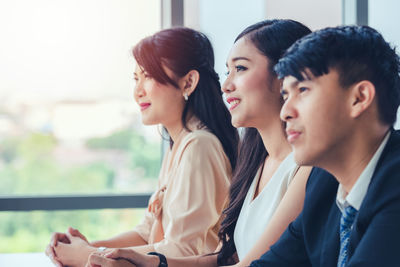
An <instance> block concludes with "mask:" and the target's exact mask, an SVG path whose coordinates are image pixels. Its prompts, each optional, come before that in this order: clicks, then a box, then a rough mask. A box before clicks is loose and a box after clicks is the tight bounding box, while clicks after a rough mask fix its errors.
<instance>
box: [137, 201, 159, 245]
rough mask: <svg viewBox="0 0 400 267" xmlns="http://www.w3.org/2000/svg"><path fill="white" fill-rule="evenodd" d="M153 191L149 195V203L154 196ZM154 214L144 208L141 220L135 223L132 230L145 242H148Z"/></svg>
mask: <svg viewBox="0 0 400 267" xmlns="http://www.w3.org/2000/svg"><path fill="white" fill-rule="evenodd" d="M154 194H155V193H153V194H152V195H151V197H150V200H149V203H151V200H152V199H153V197H154ZM154 220H155V218H154V216H153V215H152V214H151V212H149V211H148V209H146V211H145V214H144V218H143V220H142V221H141V222H140V223H139V224H138V225H136V227H135V229H134V231H135V232H137V233H138V234H139V235H140V236H141V237H142V238H143V239H144V240H145V241H146V242H149V236H150V231H151V228H152V226H153V223H154Z"/></svg>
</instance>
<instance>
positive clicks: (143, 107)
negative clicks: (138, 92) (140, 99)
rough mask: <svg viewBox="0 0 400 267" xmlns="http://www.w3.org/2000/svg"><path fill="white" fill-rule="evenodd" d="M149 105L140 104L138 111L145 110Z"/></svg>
mask: <svg viewBox="0 0 400 267" xmlns="http://www.w3.org/2000/svg"><path fill="white" fill-rule="evenodd" d="M150 105H151V104H150V103H140V104H139V106H140V110H141V111H143V110H145V109H147V108H148V107H150Z"/></svg>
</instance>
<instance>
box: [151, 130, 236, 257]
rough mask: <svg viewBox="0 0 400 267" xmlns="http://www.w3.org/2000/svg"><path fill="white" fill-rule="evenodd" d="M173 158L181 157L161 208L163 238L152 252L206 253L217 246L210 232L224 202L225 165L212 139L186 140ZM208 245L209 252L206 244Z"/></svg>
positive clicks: (227, 174) (227, 173) (227, 179)
mask: <svg viewBox="0 0 400 267" xmlns="http://www.w3.org/2000/svg"><path fill="white" fill-rule="evenodd" d="M205 137H207V136H205ZM176 156H178V157H179V156H180V157H181V158H180V160H179V164H178V166H179V167H178V169H177V172H176V174H177V175H176V177H174V178H173V181H174V182H173V183H172V185H170V187H169V188H167V191H169V192H168V194H170V196H168V201H167V202H165V204H166V205H168V206H164V208H163V212H167V213H168V218H170V220H169V222H168V223H167V225H165V224H163V225H164V233H165V235H164V237H165V238H164V239H163V240H162V241H161V242H159V243H156V244H154V248H155V250H156V251H157V252H160V253H163V254H166V255H168V256H190V255H198V254H203V253H210V252H212V251H214V249H215V246H216V245H217V242H218V237H217V236H216V233H215V232H213V230H215V227H216V226H218V223H219V219H220V215H221V212H222V210H223V208H224V205H225V202H226V200H227V195H228V188H229V182H230V174H231V169H230V164H229V161H228V159H227V157H226V155H225V153H224V151H223V149H222V146H221V144H220V143H219V141H218V140H217V139H216V138H215V137H214V136H213V138H209V137H207V138H195V139H192V140H190V141H189V142H188V143H187V144H186V146H185V148H184V149H183V151H182V153H181V154H180V155H178V154H177V155H176ZM165 196H166V195H165ZM164 200H165V198H164ZM211 233H212V234H211ZM212 235H214V236H212ZM211 239H212V241H211ZM210 242H211V243H212V246H213V247H212V248H210V244H207V243H210ZM206 248H208V249H206Z"/></svg>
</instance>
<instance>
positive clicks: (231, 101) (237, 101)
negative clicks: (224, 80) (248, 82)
mask: <svg viewBox="0 0 400 267" xmlns="http://www.w3.org/2000/svg"><path fill="white" fill-rule="evenodd" d="M226 102H228V104H229V105H230V107H229V110H232V109H234V108H236V107H237V106H238V105H239V104H240V99H239V98H236V97H229V98H227V99H226Z"/></svg>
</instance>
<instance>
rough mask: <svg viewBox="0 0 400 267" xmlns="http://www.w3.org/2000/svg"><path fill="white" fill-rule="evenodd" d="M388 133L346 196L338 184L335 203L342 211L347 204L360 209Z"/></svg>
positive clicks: (388, 134) (387, 138)
mask: <svg viewBox="0 0 400 267" xmlns="http://www.w3.org/2000/svg"><path fill="white" fill-rule="evenodd" d="M390 133H391V131H389V132H388V133H387V134H386V136H385V138H384V139H383V141H382V143H381V144H380V146H379V148H378V149H377V150H376V152H375V154H374V156H373V157H372V158H371V160H370V161H369V163H368V165H367V167H365V169H364V170H363V172H362V173H361V175H360V176H359V177H358V179H357V181H356V183H355V184H354V186H353V188H352V189H351V190H350V192H349V194H348V195H347V196H346V192H345V191H344V189H343V186H342V185H341V184H339V188H338V192H337V195H336V204H337V206H338V207H339V209H340V211H341V212H342V213H343V211H344V209H345V208H347V207H348V206H352V207H353V208H355V209H356V210H359V209H360V206H361V203H362V202H363V200H364V198H365V195H366V194H367V191H368V186H369V184H370V182H371V179H372V175H373V174H374V171H375V168H376V165H377V164H378V161H379V159H380V157H381V155H382V152H383V149H384V148H385V146H386V143H387V142H388V140H389V136H390Z"/></svg>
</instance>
